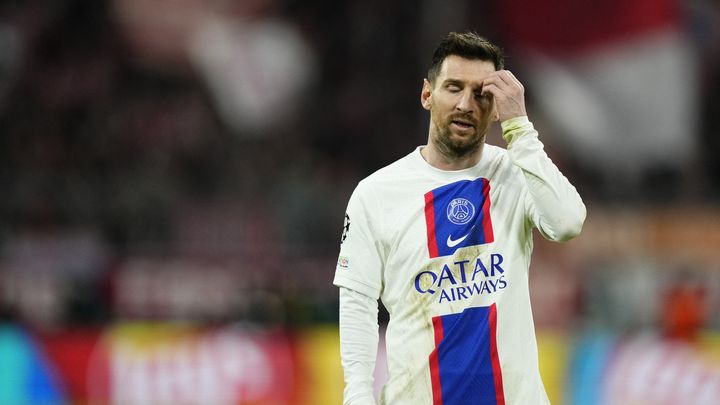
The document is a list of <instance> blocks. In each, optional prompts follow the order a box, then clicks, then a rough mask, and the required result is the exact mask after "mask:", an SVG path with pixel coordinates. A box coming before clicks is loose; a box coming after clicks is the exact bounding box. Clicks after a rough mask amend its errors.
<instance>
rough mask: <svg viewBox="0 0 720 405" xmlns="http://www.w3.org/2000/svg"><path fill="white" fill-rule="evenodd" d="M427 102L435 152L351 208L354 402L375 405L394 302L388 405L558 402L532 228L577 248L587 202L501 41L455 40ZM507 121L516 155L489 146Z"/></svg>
mask: <svg viewBox="0 0 720 405" xmlns="http://www.w3.org/2000/svg"><path fill="white" fill-rule="evenodd" d="M420 102H421V103H422V106H423V108H425V109H426V110H428V111H429V112H430V128H429V131H428V141H427V145H423V146H419V147H418V148H416V149H415V150H414V151H412V152H411V153H410V154H408V155H407V156H405V157H403V158H401V159H400V160H398V161H396V162H395V163H392V164H391V165H389V166H387V167H385V168H382V169H380V170H378V171H377V172H375V173H374V174H372V175H370V176H369V177H367V178H365V179H364V180H362V181H361V182H360V183H359V184H358V185H357V187H356V189H355V191H354V192H353V194H352V196H351V197H350V201H349V203H348V208H347V214H346V216H345V229H344V231H343V235H342V244H341V247H340V256H339V259H338V264H337V267H336V269H335V278H334V284H335V285H337V286H338V287H339V288H340V352H341V353H340V354H341V359H342V365H343V369H344V374H345V390H344V403H345V404H352V405H356V404H375V400H374V398H373V369H374V366H375V358H376V351H377V345H378V320H377V313H378V301H377V300H378V299H382V302H383V304H384V305H385V307H386V308H387V310H388V313H389V315H390V319H389V323H388V325H387V330H386V345H387V362H388V381H387V383H386V384H385V386H384V387H383V390H382V393H381V396H380V403H382V404H391V405H403V404H410V405H423V404H445V405H452V404H518V405H535V404H547V403H549V401H548V398H547V394H546V393H545V389H544V387H543V384H542V381H541V379H540V374H539V371H538V360H537V343H536V340H535V330H534V326H533V319H532V312H531V308H530V296H529V290H528V276H529V274H528V273H529V272H528V270H529V265H530V255H531V252H532V248H533V234H532V231H533V228H537V229H539V231H540V233H541V234H542V235H543V236H544V237H545V238H547V239H550V240H553V241H566V240H569V239H571V238H573V237H574V236H576V235H578V234H579V233H580V230H581V228H582V225H583V222H584V221H585V215H586V210H585V206H584V204H583V202H582V200H581V198H580V196H579V195H578V193H577V191H576V190H575V188H574V187H573V186H572V185H571V184H570V182H569V181H568V180H567V179H566V178H565V177H564V176H563V175H562V174H561V173H560V171H559V170H558V168H557V167H556V166H555V165H554V164H553V162H552V161H551V160H550V159H549V158H548V156H547V155H546V153H545V152H544V150H543V144H542V143H541V142H540V140H539V139H538V133H537V131H535V129H534V128H533V125H532V124H531V122H530V121H529V120H528V117H527V114H526V111H525V101H524V90H523V86H522V84H521V83H520V82H519V81H518V80H517V79H516V78H515V76H514V75H513V74H512V73H511V72H510V71H508V70H504V58H503V55H502V51H501V49H499V48H498V47H497V46H496V45H494V44H492V43H490V42H488V41H487V40H486V39H484V38H482V37H480V36H478V35H477V34H475V33H472V32H466V33H450V34H449V35H447V36H446V37H445V38H444V39H443V40H442V41H441V43H440V44H439V46H438V47H437V49H436V50H435V52H434V54H433V60H432V64H431V66H430V69H429V70H428V73H427V79H425V80H424V82H423V87H422V91H421V94H420ZM494 121H500V125H501V128H502V136H503V138H504V140H505V141H506V142H507V149H504V148H500V147H497V146H493V145H488V144H485V137H486V134H487V133H488V129H489V128H490V126H491V125H492V123H493V122H494Z"/></svg>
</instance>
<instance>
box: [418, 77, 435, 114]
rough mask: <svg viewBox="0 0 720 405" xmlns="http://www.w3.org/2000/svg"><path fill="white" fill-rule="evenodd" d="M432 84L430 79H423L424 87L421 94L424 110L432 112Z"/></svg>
mask: <svg viewBox="0 0 720 405" xmlns="http://www.w3.org/2000/svg"><path fill="white" fill-rule="evenodd" d="M431 101H432V84H430V82H429V81H428V79H423V86H422V91H421V92H420V104H422V106H423V108H424V109H426V110H428V111H430V106H431V105H432V102H431Z"/></svg>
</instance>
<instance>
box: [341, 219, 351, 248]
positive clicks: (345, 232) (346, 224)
mask: <svg viewBox="0 0 720 405" xmlns="http://www.w3.org/2000/svg"><path fill="white" fill-rule="evenodd" d="M348 232H350V215H348V214H347V212H346V213H345V221H343V231H342V235H340V244H341V245H342V244H343V242H345V239H347V236H348Z"/></svg>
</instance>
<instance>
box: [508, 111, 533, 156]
mask: <svg viewBox="0 0 720 405" xmlns="http://www.w3.org/2000/svg"><path fill="white" fill-rule="evenodd" d="M500 128H502V137H503V139H504V140H505V142H507V144H508V148H509V147H510V145H512V143H513V142H515V140H516V139H518V138H519V137H521V136H522V135H524V134H526V133H528V132H529V131H531V130H532V129H533V125H532V123H531V122H530V119H529V118H528V117H527V115H524V116H522V117H515V118H510V119H507V120H505V121H503V122H501V123H500Z"/></svg>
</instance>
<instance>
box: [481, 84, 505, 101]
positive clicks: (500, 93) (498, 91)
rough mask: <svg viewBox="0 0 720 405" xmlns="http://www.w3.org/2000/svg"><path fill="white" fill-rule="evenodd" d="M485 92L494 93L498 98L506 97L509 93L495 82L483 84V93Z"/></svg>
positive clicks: (494, 96)
mask: <svg viewBox="0 0 720 405" xmlns="http://www.w3.org/2000/svg"><path fill="white" fill-rule="evenodd" d="M485 93H490V94H492V96H493V98H495V99H496V100H498V99H504V98H506V97H507V95H508V93H507V91H505V90H504V89H502V88H501V87H500V86H498V85H497V84H495V83H487V84H483V88H482V92H481V94H483V95H484V94H485Z"/></svg>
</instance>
